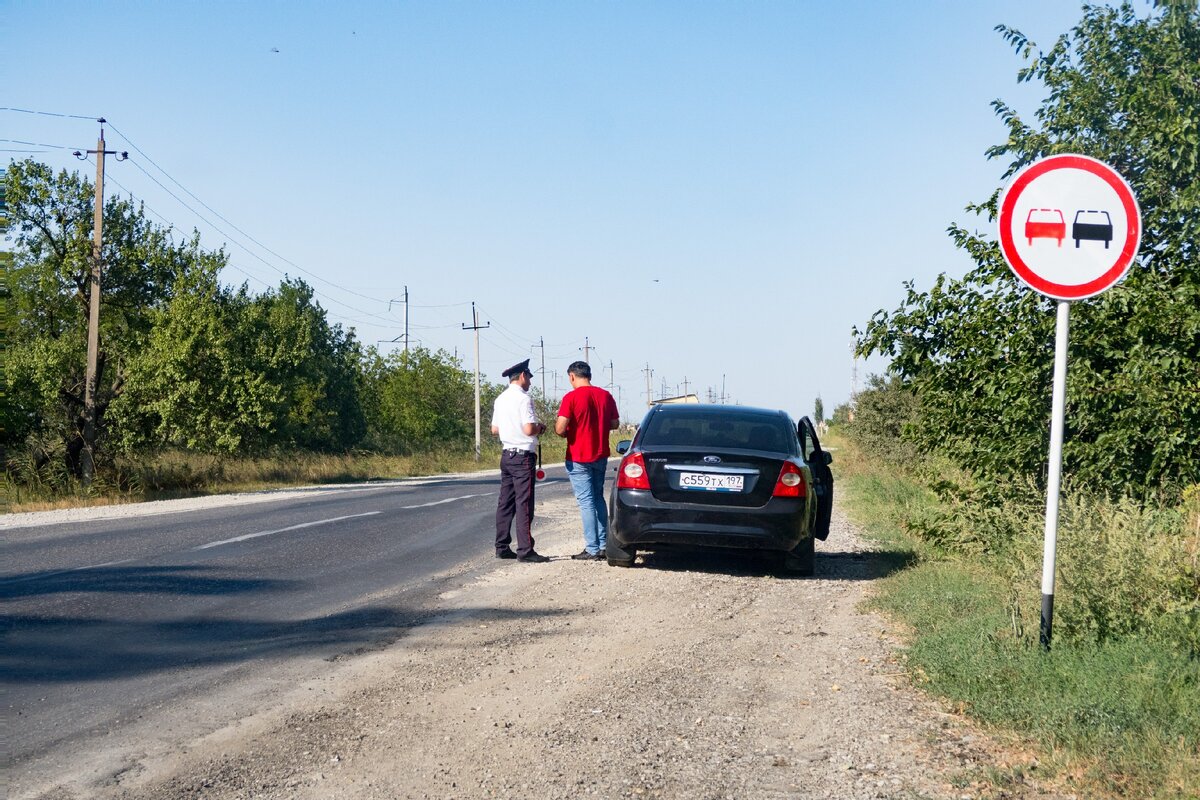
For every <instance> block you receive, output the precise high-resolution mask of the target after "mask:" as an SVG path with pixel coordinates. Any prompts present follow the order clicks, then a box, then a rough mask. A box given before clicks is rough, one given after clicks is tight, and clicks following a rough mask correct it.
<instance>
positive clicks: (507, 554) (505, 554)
mask: <svg viewBox="0 0 1200 800" xmlns="http://www.w3.org/2000/svg"><path fill="white" fill-rule="evenodd" d="M516 557H517V554H516V553H514V552H513V551H512V550H497V551H496V558H516Z"/></svg>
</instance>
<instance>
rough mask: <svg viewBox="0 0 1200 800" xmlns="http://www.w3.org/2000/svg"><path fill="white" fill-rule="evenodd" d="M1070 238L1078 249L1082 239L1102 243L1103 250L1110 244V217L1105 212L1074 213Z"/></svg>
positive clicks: (1111, 235) (1111, 228)
mask: <svg viewBox="0 0 1200 800" xmlns="http://www.w3.org/2000/svg"><path fill="white" fill-rule="evenodd" d="M1071 238H1072V239H1074V240H1075V246H1076V247H1079V242H1080V240H1082V239H1087V240H1089V241H1093V242H1104V249H1105V250H1107V249H1108V245H1109V244H1110V243H1111V242H1112V238H1113V226H1112V217H1110V216H1109V215H1108V212H1107V211H1076V212H1075V222H1074V223H1073V224H1072V225H1071Z"/></svg>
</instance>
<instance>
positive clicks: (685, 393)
mask: <svg viewBox="0 0 1200 800" xmlns="http://www.w3.org/2000/svg"><path fill="white" fill-rule="evenodd" d="M687 390H688V379H687V375H684V376H683V396H684V397H687Z"/></svg>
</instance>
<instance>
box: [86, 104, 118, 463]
mask: <svg viewBox="0 0 1200 800" xmlns="http://www.w3.org/2000/svg"><path fill="white" fill-rule="evenodd" d="M96 121H97V122H99V123H100V138H99V139H97V140H96V149H95V150H88V151H87V152H88V154H89V155H92V154H94V155H95V156H96V199H95V208H94V209H93V211H92V274H91V280H90V281H89V283H90V286H89V287H88V337H87V371H86V372H85V373H84V378H83V449H82V450H81V451H80V453H79V466H80V468H81V470H82V472H83V484H84V486H90V485H91V484H92V478H93V477H95V475H96V459H95V452H94V451H95V446H96V427H97V426H96V393H97V389H98V388H99V387H98V383H99V381H100V376H99V363H100V272H101V267H102V256H103V252H104V156H106V155H108V154H112V155H115V156H116V157H117V160H118V161H124V160H125V159H127V158H129V153H128V152H127V151H122V152H120V153H117V151H116V150H105V149H104V122H105V120H104V117H101V118H100V119H98V120H96ZM74 155H75V157H76V158H78V159H80V160H87V156H85V155H84V154H83V153H80V152H79V151H78V150H76V151H75V153H74Z"/></svg>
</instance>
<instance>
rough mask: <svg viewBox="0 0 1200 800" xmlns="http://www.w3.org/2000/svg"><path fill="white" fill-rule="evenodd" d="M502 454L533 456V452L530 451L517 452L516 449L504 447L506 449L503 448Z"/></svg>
mask: <svg viewBox="0 0 1200 800" xmlns="http://www.w3.org/2000/svg"><path fill="white" fill-rule="evenodd" d="M504 452H505V453H508V454H509V455H510V456H531V455H534V452H533V451H532V450H519V449H517V448H516V447H506V448H504Z"/></svg>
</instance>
